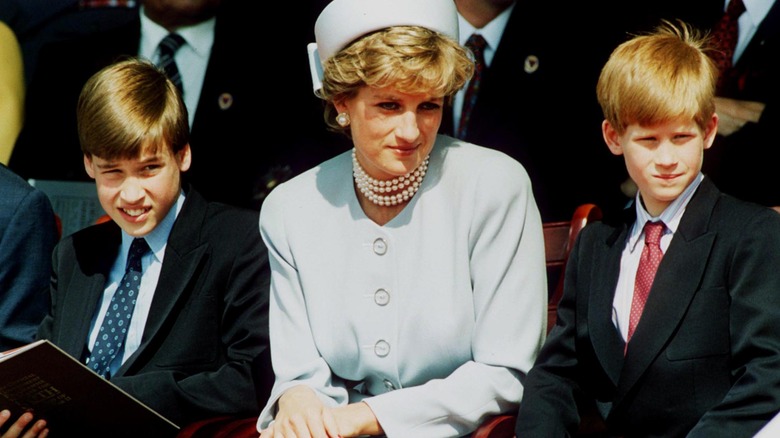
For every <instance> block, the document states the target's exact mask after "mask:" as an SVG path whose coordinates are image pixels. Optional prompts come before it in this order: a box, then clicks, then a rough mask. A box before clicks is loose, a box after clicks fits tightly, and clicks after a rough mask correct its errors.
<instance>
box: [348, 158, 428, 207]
mask: <svg viewBox="0 0 780 438" xmlns="http://www.w3.org/2000/svg"><path fill="white" fill-rule="evenodd" d="M429 158H430V156H428V157H425V160H423V162H422V164H420V166H419V167H417V168H416V169H414V170H412V171H411V172H409V173H407V174H406V175H404V176H399V177H396V178H393V179H391V180H389V181H382V180H378V179H375V178H372V177H370V176H368V174H367V173H366V171H365V170H363V167H361V166H360V163H358V160H357V157H356V156H355V149H352V175H354V177H355V184H357V188H358V190H360V193H362V194H363V196H365V197H366V198H367V199H368V200H369V201H371V202H373V203H374V204H376V205H381V206H392V205H399V204H403V203H404V202H407V201H408V200H410V199H412V196H414V194H415V193H417V190H419V189H420V184H422V179H423V177H425V172H426V171H427V170H428V159H429Z"/></svg>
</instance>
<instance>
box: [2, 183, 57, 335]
mask: <svg viewBox="0 0 780 438" xmlns="http://www.w3.org/2000/svg"><path fill="white" fill-rule="evenodd" d="M4 191H5V190H0V196H3V198H4V200H3V203H4V205H3V207H2V209H3V210H4V212H3V213H2V214H0V215H1V216H2V219H0V221H2V222H1V223H0V228H2V230H1V231H0V233H1V234H2V236H0V351H4V350H7V349H10V348H15V347H19V346H21V345H24V344H27V343H29V342H32V341H33V340H34V338H35V332H36V330H37V328H38V325H39V324H40V323H41V320H42V319H43V317H44V315H45V314H46V312H47V311H48V309H49V292H48V288H49V275H50V273H51V254H52V249H53V248H54V245H55V243H56V240H57V238H58V236H57V231H56V227H55V222H54V212H53V211H52V207H51V204H50V203H49V199H48V198H47V197H46V195H44V194H43V192H40V191H37V190H32V191H28V192H27V193H26V194H25V195H23V196H22V197H17V196H14V194H13V193H8V192H5V193H3V192H4Z"/></svg>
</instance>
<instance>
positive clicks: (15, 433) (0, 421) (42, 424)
mask: <svg viewBox="0 0 780 438" xmlns="http://www.w3.org/2000/svg"><path fill="white" fill-rule="evenodd" d="M10 418H11V412H10V411H9V410H7V409H5V410H3V411H0V429H2V428H3V426H4V425H5V423H6V422H7V421H8V420H9V419H10ZM34 419H35V418H34V417H33V414H31V413H29V412H25V413H24V414H22V415H21V416H20V417H19V418H18V419H17V420H16V422H14V423H13V424H12V425H11V427H9V428H8V430H6V431H5V433H4V434H3V435H2V437H0V438H19V437H21V438H34V437H38V438H45V437H46V436H47V435H49V429H47V428H46V420H38V421H36V422H35V424H33V425H32V426H31V427H30V429H29V430H28V431H27V432H24V434H22V431H23V430H24V429H25V428H26V427H27V426H28V425H29V424H30V423H32V422H33V420H34Z"/></svg>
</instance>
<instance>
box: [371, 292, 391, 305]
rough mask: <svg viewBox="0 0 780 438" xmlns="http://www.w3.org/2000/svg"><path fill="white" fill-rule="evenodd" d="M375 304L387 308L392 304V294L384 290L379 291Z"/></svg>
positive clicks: (375, 296)
mask: <svg viewBox="0 0 780 438" xmlns="http://www.w3.org/2000/svg"><path fill="white" fill-rule="evenodd" d="M374 302H375V303H377V304H378V305H380V306H386V305H387V303H389V302H390V293H388V292H387V291H386V290H384V289H377V291H376V292H374Z"/></svg>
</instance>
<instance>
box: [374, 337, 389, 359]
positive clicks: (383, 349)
mask: <svg viewBox="0 0 780 438" xmlns="http://www.w3.org/2000/svg"><path fill="white" fill-rule="evenodd" d="M374 354H376V355H377V356H379V357H385V356H387V355H388V354H390V344H388V343H387V341H385V340H379V341H377V343H376V344H374Z"/></svg>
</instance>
